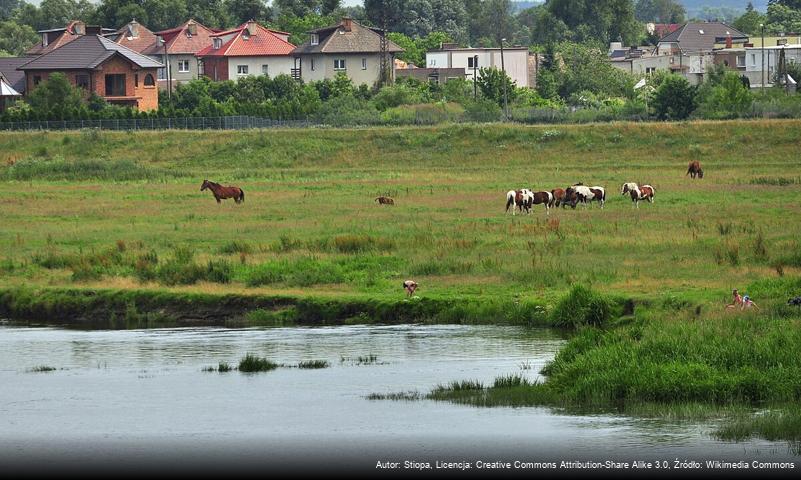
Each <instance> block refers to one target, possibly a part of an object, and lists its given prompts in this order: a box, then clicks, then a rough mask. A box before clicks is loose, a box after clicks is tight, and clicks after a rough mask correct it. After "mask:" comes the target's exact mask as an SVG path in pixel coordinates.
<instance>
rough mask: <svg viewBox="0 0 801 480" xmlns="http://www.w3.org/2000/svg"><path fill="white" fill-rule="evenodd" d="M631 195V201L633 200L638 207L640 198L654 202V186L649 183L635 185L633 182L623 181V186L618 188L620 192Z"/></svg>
mask: <svg viewBox="0 0 801 480" xmlns="http://www.w3.org/2000/svg"><path fill="white" fill-rule="evenodd" d="M627 193H628V194H629V195H631V201H632V202H634V206H636V207H637V208H640V200H648V203H654V193H656V191H655V190H654V187H652V186H650V185H637V184H636V183H634V182H628V183H624V184H623V187H622V188H621V189H620V194H621V195H625V194H627Z"/></svg>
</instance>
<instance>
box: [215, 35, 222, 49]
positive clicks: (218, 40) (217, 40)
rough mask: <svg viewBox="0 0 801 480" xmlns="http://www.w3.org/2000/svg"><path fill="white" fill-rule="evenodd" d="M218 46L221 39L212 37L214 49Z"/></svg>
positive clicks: (220, 45) (220, 44)
mask: <svg viewBox="0 0 801 480" xmlns="http://www.w3.org/2000/svg"><path fill="white" fill-rule="evenodd" d="M220 47H222V39H220V38H215V39H214V49H215V50H217V49H218V48H220Z"/></svg>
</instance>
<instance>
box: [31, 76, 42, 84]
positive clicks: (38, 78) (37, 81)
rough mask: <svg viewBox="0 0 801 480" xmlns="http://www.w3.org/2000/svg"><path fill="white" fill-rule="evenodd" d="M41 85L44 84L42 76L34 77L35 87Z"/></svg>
mask: <svg viewBox="0 0 801 480" xmlns="http://www.w3.org/2000/svg"><path fill="white" fill-rule="evenodd" d="M40 83H42V76H41V75H34V76H33V84H34V85H39V84H40Z"/></svg>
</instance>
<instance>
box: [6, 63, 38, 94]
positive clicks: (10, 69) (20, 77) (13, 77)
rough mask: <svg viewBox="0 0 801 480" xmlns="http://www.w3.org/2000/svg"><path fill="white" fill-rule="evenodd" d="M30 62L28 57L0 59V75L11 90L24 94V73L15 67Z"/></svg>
mask: <svg viewBox="0 0 801 480" xmlns="http://www.w3.org/2000/svg"><path fill="white" fill-rule="evenodd" d="M30 61H31V58H30V57H0V74H2V75H3V77H5V79H6V82H8V84H9V85H11V88H13V89H14V90H16V91H18V92H20V93H25V72H22V71H20V70H17V67H19V66H20V65H22V64H25V63H28V62H30Z"/></svg>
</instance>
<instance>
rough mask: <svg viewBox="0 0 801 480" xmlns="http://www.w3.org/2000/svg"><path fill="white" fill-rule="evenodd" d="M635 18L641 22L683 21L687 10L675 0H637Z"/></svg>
mask: <svg viewBox="0 0 801 480" xmlns="http://www.w3.org/2000/svg"><path fill="white" fill-rule="evenodd" d="M634 12H635V18H636V19H637V20H639V21H641V22H657V23H682V22H684V17H685V16H686V15H687V11H686V10H685V9H684V7H683V6H682V5H681V4H680V3H678V2H676V1H675V0H637V4H636V5H635V6H634Z"/></svg>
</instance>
